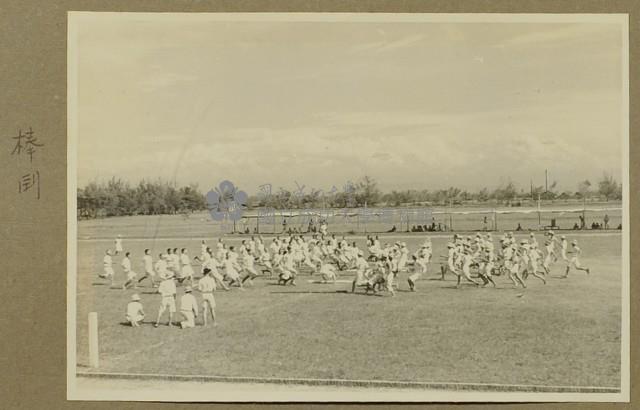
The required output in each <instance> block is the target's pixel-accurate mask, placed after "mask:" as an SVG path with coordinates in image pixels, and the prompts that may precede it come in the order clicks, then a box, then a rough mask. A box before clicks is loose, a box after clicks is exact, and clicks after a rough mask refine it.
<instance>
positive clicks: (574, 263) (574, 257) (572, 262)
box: [563, 240, 591, 278]
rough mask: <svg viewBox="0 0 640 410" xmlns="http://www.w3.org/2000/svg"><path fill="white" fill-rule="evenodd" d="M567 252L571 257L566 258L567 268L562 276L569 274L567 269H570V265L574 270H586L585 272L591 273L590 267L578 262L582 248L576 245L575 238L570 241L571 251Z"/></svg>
mask: <svg viewBox="0 0 640 410" xmlns="http://www.w3.org/2000/svg"><path fill="white" fill-rule="evenodd" d="M569 254H570V255H571V259H568V262H567V270H566V272H565V274H564V276H563V278H566V277H567V276H569V271H570V270H571V267H574V268H575V269H576V270H581V271H584V272H587V274H589V273H591V269H589V268H587V267H584V266H582V265H581V264H580V255H581V254H582V249H580V247H579V246H578V241H576V240H573V241H571V251H570V252H569Z"/></svg>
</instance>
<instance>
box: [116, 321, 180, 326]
mask: <svg viewBox="0 0 640 410" xmlns="http://www.w3.org/2000/svg"><path fill="white" fill-rule="evenodd" d="M155 323H156V322H154V321H153V320H143V321H142V322H140V327H144V326H152V327H153V325H155ZM164 324H165V325H166V324H167V323H166V322H165V323H164ZM174 324H175V322H174ZM119 325H120V326H124V327H131V328H133V326H131V323H129V322H127V321H122V322H120V323H119Z"/></svg>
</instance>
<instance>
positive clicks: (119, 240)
mask: <svg viewBox="0 0 640 410" xmlns="http://www.w3.org/2000/svg"><path fill="white" fill-rule="evenodd" d="M115 243H116V255H117V254H119V253H120V252H122V235H118V236H117V237H116V240H115Z"/></svg>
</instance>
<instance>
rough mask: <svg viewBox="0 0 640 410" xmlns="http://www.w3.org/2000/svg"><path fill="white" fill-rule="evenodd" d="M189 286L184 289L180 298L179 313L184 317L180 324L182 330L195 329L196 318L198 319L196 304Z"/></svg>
mask: <svg viewBox="0 0 640 410" xmlns="http://www.w3.org/2000/svg"><path fill="white" fill-rule="evenodd" d="M191 291H192V289H191V286H187V287H185V288H184V295H182V297H181V298H180V313H181V314H182V316H184V320H183V321H182V322H180V327H181V328H183V329H187V328H192V327H196V318H197V317H198V302H197V301H196V298H195V297H194V296H193V295H192V294H191Z"/></svg>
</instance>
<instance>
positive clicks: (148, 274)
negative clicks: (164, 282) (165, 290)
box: [138, 249, 157, 288]
mask: <svg viewBox="0 0 640 410" xmlns="http://www.w3.org/2000/svg"><path fill="white" fill-rule="evenodd" d="M142 263H143V264H144V275H143V276H142V277H141V278H140V279H138V283H140V282H142V281H143V280H145V279H146V278H149V280H150V281H151V286H152V287H154V288H155V287H157V285H156V280H155V277H156V272H155V270H154V269H153V258H152V257H151V255H150V251H149V249H145V250H144V256H143V257H142Z"/></svg>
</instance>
